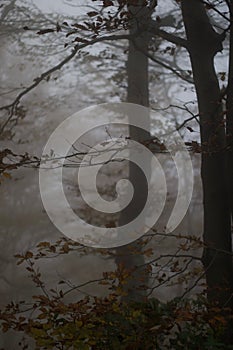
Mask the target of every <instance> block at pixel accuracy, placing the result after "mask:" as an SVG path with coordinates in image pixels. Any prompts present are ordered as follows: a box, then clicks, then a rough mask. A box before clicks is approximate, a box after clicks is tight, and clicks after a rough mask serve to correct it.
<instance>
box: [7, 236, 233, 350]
mask: <svg viewBox="0 0 233 350" xmlns="http://www.w3.org/2000/svg"><path fill="white" fill-rule="evenodd" d="M87 249H89V248H86V247H83V246H81V245H79V244H78V243H74V242H71V241H68V240H67V239H61V240H59V241H57V242H56V243H54V244H51V243H49V242H40V243H39V244H38V245H37V251H36V252H31V251H27V252H26V253H25V254H18V255H16V257H17V259H18V262H17V264H18V265H21V264H23V263H26V269H27V271H28V272H29V277H30V279H31V280H32V281H33V283H34V284H35V285H36V287H37V288H38V289H39V290H40V292H39V293H38V294H36V295H34V296H32V299H31V301H29V300H23V301H20V302H17V303H16V302H11V303H10V304H8V305H7V306H6V307H5V309H3V310H2V311H1V313H0V319H1V328H2V330H3V332H8V331H9V330H14V331H16V332H20V333H23V334H24V336H23V338H24V341H21V342H20V344H21V348H23V349H27V348H28V345H26V343H25V339H29V338H32V339H33V340H34V341H35V349H54V348H55V349H67V350H68V349H79V350H82V349H83V350H89V349H95V350H100V349H101V350H104V349H106V350H111V349H113V350H115V349H122V350H123V349H124V350H127V349H131V350H133V349H135V350H138V349H148V350H150V349H151V350H152V349H161V350H162V349H204V350H205V349H206V350H207V349H208V350H210V349H232V347H228V348H227V346H226V345H224V343H223V342H222V338H223V334H224V332H225V326H226V324H227V317H230V316H229V315H228V310H223V309H221V308H218V307H216V306H215V307H213V306H212V307H211V306H210V305H207V301H206V299H205V297H204V296H203V295H204V294H200V295H198V296H197V297H195V298H194V299H184V298H175V299H173V300H171V301H168V302H166V303H163V302H161V301H159V300H158V299H155V298H151V299H148V300H145V301H144V302H140V303H139V302H133V301H132V302H129V303H128V302H127V303H126V302H123V301H122V300H121V297H122V295H123V293H124V290H123V288H122V286H123V285H124V283H126V281H127V279H128V278H130V273H129V271H126V270H125V269H124V267H123V266H118V267H117V269H116V271H110V272H105V273H103V276H102V278H100V279H99V280H96V281H89V282H88V283H92V282H97V283H99V284H101V285H103V287H107V288H108V293H107V295H106V296H105V297H96V296H90V295H86V296H85V297H83V296H82V294H81V293H80V295H78V297H76V298H75V299H74V300H73V299H72V301H70V299H68V298H67V297H68V295H69V296H70V294H71V293H72V292H74V291H79V290H80V286H74V285H71V284H70V282H68V281H64V280H61V281H59V282H58V284H57V286H56V287H54V288H50V289H48V287H47V286H46V283H45V282H44V281H43V279H42V274H41V272H40V270H39V268H38V266H37V261H38V260H40V259H45V258H49V257H50V258H51V257H53V258H55V256H60V255H62V254H68V253H70V252H72V251H76V252H77V251H78V252H79V254H86V253H87V251H86V250H87ZM100 253H102V254H106V251H104V250H103V251H100ZM108 253H109V252H108ZM51 254H55V255H51ZM44 272H45V271H44ZM227 315H228V316H227Z"/></svg>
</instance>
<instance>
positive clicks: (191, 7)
mask: <svg viewBox="0 0 233 350" xmlns="http://www.w3.org/2000/svg"><path fill="white" fill-rule="evenodd" d="M181 3H182V13H183V19H184V24H185V29H186V36H187V40H188V49H189V54H190V59H191V64H192V69H193V77H194V83H195V88H196V94H197V99H198V107H199V115H200V125H201V143H202V165H201V176H202V184H203V206H204V234H203V238H204V243H205V249H204V254H203V264H204V267H205V271H206V280H207V296H208V299H209V301H210V302H214V303H218V304H219V305H220V306H222V307H223V306H225V307H227V306H230V305H232V292H233V270H232V257H231V255H230V254H231V251H232V247H231V218H230V207H229V202H228V193H227V181H226V179H227V176H226V151H225V142H226V137H225V128H224V122H223V110H222V104H221V91H220V88H219V84H218V79H217V76H216V72H215V68H214V57H215V55H216V53H217V52H218V51H220V50H221V48H222V39H223V38H222V37H221V35H219V34H217V33H216V32H215V31H214V30H213V28H212V26H211V24H210V21H209V18H208V16H207V13H206V9H205V7H204V5H203V3H202V1H200V0H182V2H181ZM223 251H224V252H226V253H224V252H223Z"/></svg>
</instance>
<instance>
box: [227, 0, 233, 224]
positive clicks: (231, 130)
mask: <svg viewBox="0 0 233 350" xmlns="http://www.w3.org/2000/svg"><path fill="white" fill-rule="evenodd" d="M230 9H231V14H230V21H231V27H230V48H229V69H228V84H227V94H226V97H227V100H226V134H227V175H228V193H229V202H230V207H231V219H232V221H233V1H232V0H231V2H230Z"/></svg>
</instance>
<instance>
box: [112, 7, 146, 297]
mask: <svg viewBox="0 0 233 350" xmlns="http://www.w3.org/2000/svg"><path fill="white" fill-rule="evenodd" d="M138 3H141V0H139V1H138ZM129 10H130V12H131V13H132V14H133V15H134V19H133V20H132V25H131V30H130V31H131V34H133V33H137V32H138V31H140V32H141V34H140V35H137V36H136V37H135V38H134V40H132V41H130V42H129V52H128V60H127V67H126V68H127V76H128V87H127V102H130V103H134V104H139V105H142V106H145V107H148V106H149V81H148V58H147V56H146V55H145V54H144V53H143V52H145V51H146V52H147V50H148V41H149V36H148V34H146V33H145V32H143V31H144V29H145V26H146V24H147V23H148V16H149V11H148V10H147V9H145V7H144V6H143V5H142V7H140V8H139V6H137V7H135V8H134V7H133V6H130V7H129ZM140 28H141V29H140ZM142 117H143V118H144V120H143V123H144V125H145V129H147V130H149V126H150V116H149V113H148V114H147V115H146V116H145V115H143V116H142ZM133 122H134V120H132V123H133ZM129 123H130V124H131V120H130V118H129ZM129 136H130V138H131V139H133V140H135V141H138V142H143V141H144V140H148V139H149V137H150V133H149V132H146V131H144V130H142V129H138V128H136V127H133V126H130V128H129ZM149 167H150V159H145V162H144V169H145V168H147V169H149ZM147 173H148V171H147ZM128 179H129V181H130V182H131V184H132V185H133V188H134V198H133V201H132V202H131V203H130V205H129V206H128V207H127V208H125V210H123V211H122V213H121V215H120V219H119V225H124V224H126V223H128V222H130V221H132V220H133V219H134V218H135V217H136V216H137V215H138V214H139V213H140V212H141V211H142V209H143V207H144V205H145V202H146V200H147V183H146V179H145V177H144V175H143V172H142V171H141V170H140V169H139V168H138V167H137V166H136V165H135V164H134V163H132V162H130V164H129V177H128ZM141 250H142V249H141V245H140V240H139V241H137V242H135V243H132V244H129V245H126V246H124V247H120V248H118V249H117V251H116V253H117V255H116V259H115V261H116V264H117V265H118V266H121V265H122V266H124V268H126V269H127V270H129V271H131V272H132V273H131V278H130V279H129V280H128V282H127V283H126V284H125V285H123V286H122V287H123V290H124V293H125V294H126V295H125V296H124V297H123V298H122V300H124V301H127V302H128V301H132V300H134V301H144V300H145V299H146V289H144V290H143V288H141V286H145V287H146V286H147V285H148V272H147V269H146V268H145V267H144V268H140V269H138V268H137V266H139V265H143V264H144V263H145V260H144V256H143V254H142V253H141ZM135 268H136V270H135Z"/></svg>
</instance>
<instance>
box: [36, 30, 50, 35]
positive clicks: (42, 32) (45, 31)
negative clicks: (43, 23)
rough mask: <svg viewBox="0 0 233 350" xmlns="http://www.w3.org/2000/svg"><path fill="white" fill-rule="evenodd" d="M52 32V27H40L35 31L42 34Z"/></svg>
mask: <svg viewBox="0 0 233 350" xmlns="http://www.w3.org/2000/svg"><path fill="white" fill-rule="evenodd" d="M53 32H54V29H52V28H47V29H41V30H39V32H37V33H36V34H39V35H43V34H47V33H53Z"/></svg>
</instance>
